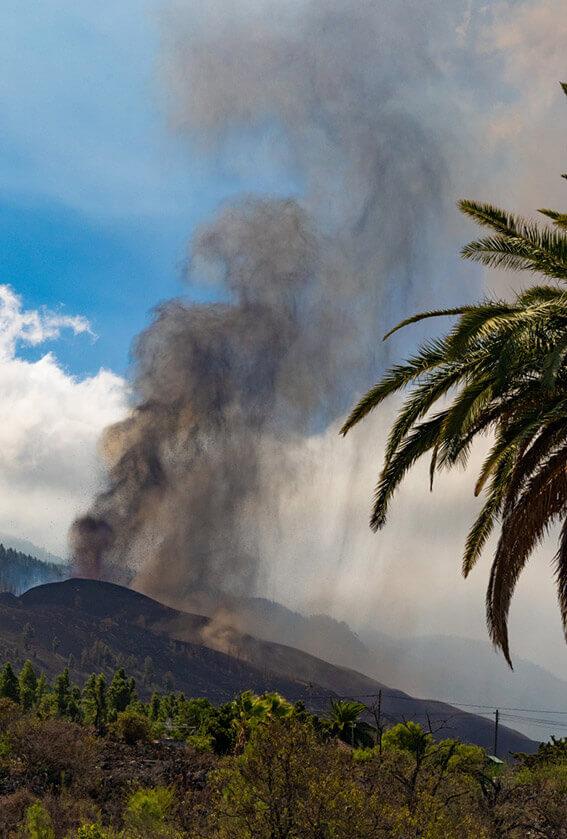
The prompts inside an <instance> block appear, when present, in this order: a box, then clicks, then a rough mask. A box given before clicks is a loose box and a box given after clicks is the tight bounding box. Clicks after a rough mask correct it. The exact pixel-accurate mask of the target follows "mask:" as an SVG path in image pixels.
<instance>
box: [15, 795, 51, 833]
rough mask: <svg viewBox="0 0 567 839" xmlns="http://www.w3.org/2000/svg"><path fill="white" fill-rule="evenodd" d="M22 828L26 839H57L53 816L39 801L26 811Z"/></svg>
mask: <svg viewBox="0 0 567 839" xmlns="http://www.w3.org/2000/svg"><path fill="white" fill-rule="evenodd" d="M22 827H23V835H24V836H25V837H26V839H55V831H54V829H53V822H52V820H51V816H50V815H49V813H48V812H47V810H46V809H45V807H44V806H43V804H41V802H39V801H36V802H35V804H31V805H30V806H29V807H28V809H27V810H26V815H25V819H24V824H23V825H22Z"/></svg>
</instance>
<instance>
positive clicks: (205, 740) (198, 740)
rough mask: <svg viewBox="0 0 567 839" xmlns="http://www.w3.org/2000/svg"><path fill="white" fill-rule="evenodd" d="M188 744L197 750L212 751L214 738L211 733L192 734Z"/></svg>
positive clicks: (202, 751)
mask: <svg viewBox="0 0 567 839" xmlns="http://www.w3.org/2000/svg"><path fill="white" fill-rule="evenodd" d="M187 745H188V746H190V747H191V748H192V749H195V751H196V752H201V753H204V752H212V751H213V748H214V738H213V737H212V736H211V735H210V734H190V735H189V737H188V738H187Z"/></svg>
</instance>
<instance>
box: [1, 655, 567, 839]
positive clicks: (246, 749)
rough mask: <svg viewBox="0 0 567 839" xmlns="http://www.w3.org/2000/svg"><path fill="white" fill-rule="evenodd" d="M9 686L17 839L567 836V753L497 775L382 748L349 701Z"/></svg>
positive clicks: (427, 746)
mask: <svg viewBox="0 0 567 839" xmlns="http://www.w3.org/2000/svg"><path fill="white" fill-rule="evenodd" d="M2 673H3V674H6V673H8V674H10V675H9V676H8V678H7V679H5V680H4V682H3V683H2V685H3V687H2V690H3V691H4V695H2V696H0V835H1V836H2V837H8V839H9V837H14V839H34V838H36V839H146V837H147V839H181V837H191V839H213V837H214V839H280V837H281V839H287V838H289V839H371V837H372V838H373V837H377V839H379V837H384V839H386V837H393V838H396V837H397V839H473V837H474V839H492V837H495V839H496V838H497V837H498V839H501V837H509V839H524V837H526V836H539V837H567V832H566V831H567V821H566V819H565V814H566V813H567V740H552V741H551V742H550V743H548V744H542V746H541V747H540V749H539V751H538V753H537V754H535V755H531V756H517V761H516V762H515V763H514V764H510V765H502V766H495V765H494V764H493V763H492V762H491V761H490V760H489V759H488V757H487V755H486V753H485V752H484V750H483V749H481V748H479V747H477V746H473V745H469V744H464V743H461V742H459V741H457V740H454V739H446V740H442V741H436V740H435V739H434V738H433V736H432V735H431V734H430V733H428V732H426V731H424V730H423V729H422V728H421V726H419V725H418V724H417V723H414V722H412V721H408V722H404V723H398V724H397V725H394V726H392V727H391V728H389V729H388V730H386V731H385V732H384V733H383V735H382V736H379V734H378V732H377V730H376V729H374V728H372V727H371V726H370V725H368V724H366V723H364V720H361V714H362V712H363V711H364V706H362V705H360V704H358V703H355V702H352V701H347V700H336V701H334V702H333V703H332V705H331V707H330V708H329V709H328V712H327V714H326V715H325V716H324V717H323V718H321V719H319V718H318V717H316V716H314V715H312V714H310V713H309V712H308V711H307V710H306V709H305V708H304V707H303V706H301V705H292V704H291V703H289V702H287V700H286V699H284V698H283V697H282V696H280V695H279V694H274V693H272V694H266V695H264V696H256V695H255V694H253V693H251V692H250V691H247V692H244V693H243V694H241V695H240V696H238V697H236V698H235V699H234V700H233V701H232V702H228V703H225V704H224V705H221V706H219V707H215V706H214V705H212V704H211V703H210V702H209V701H208V700H206V699H202V698H196V699H188V698H186V697H185V696H183V695H181V694H164V695H161V696H160V695H158V694H154V695H153V696H152V697H151V700H150V701H149V702H141V701H140V700H139V699H138V698H137V695H136V689H135V685H134V684H133V683H132V681H131V680H130V679H128V677H127V676H126V674H125V673H124V671H122V670H121V671H117V673H116V674H115V676H114V677H113V679H112V680H111V681H110V685H113V686H114V687H113V688H112V690H111V689H110V687H109V686H107V685H106V681H105V680H104V677H102V676H96V675H95V676H91V677H90V678H89V679H87V681H86V683H85V685H84V686H83V688H82V690H81V689H80V688H79V687H77V686H76V685H73V684H71V683H70V682H69V675H68V673H67V672H65V671H64V672H63V673H62V674H61V675H60V676H59V677H57V678H56V679H55V681H54V683H53V685H52V686H49V685H47V684H46V683H45V680H42V679H41V678H40V679H37V677H36V674H35V673H34V672H33V667H32V665H31V664H30V663H29V662H26V664H25V665H24V667H23V668H22V670H21V672H20V673H19V674H15V673H14V672H13V669H12V668H6V667H5V668H4V669H3V670H2ZM14 680H15V683H16V684H18V685H19V686H20V690H19V693H18V699H17V701H16V700H15V699H14V698H9V697H8V696H6V692H9V693H11V694H12V697H13V694H14V691H13V685H14ZM22 685H25V686H26V689H25V690H23V689H22ZM34 685H35V689H34ZM41 685H43V686H42V687H41V689H40V688H39V687H38V686H41ZM126 702H127V704H126Z"/></svg>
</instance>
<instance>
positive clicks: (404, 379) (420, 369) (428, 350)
mask: <svg viewBox="0 0 567 839" xmlns="http://www.w3.org/2000/svg"><path fill="white" fill-rule="evenodd" d="M445 353H446V348H445V341H430V342H428V343H427V344H425V345H424V346H423V347H422V348H421V350H420V351H419V353H418V354H417V355H416V356H414V357H413V358H411V359H409V361H408V362H407V363H406V364H398V365H396V366H395V367H392V368H391V369H390V370H388V372H387V373H386V374H385V375H384V376H383V377H382V379H381V380H380V381H379V382H377V383H376V384H375V385H374V387H372V388H370V390H369V391H368V392H367V393H366V394H365V395H364V396H363V397H362V399H360V401H359V402H358V403H357V404H356V405H355V406H354V408H353V410H352V411H351V413H350V415H349V416H348V418H347V420H346V422H345V423H344V425H343V426H342V428H341V430H340V432H339V433H340V434H342V436H343V437H344V436H345V435H346V434H348V432H349V431H350V429H351V428H353V427H354V426H355V425H357V423H359V422H360V420H362V419H364V417H365V416H367V414H369V413H370V412H371V411H373V410H374V409H375V408H377V407H378V405H380V404H381V403H382V402H383V401H384V400H385V399H387V398H388V396H391V395H392V394H394V393H396V391H398V390H401V389H402V388H404V387H407V385H408V384H410V383H411V382H412V381H414V380H415V379H418V378H419V377H420V376H422V375H423V374H424V373H426V372H427V371H428V370H431V369H432V368H433V367H436V366H437V365H438V364H440V363H441V362H442V361H443V359H444V357H445Z"/></svg>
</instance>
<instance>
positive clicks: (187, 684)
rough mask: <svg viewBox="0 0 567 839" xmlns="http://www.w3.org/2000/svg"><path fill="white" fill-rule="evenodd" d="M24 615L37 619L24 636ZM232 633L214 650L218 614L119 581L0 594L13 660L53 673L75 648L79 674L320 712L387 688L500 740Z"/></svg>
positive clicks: (483, 738) (341, 672) (1, 635)
mask: <svg viewBox="0 0 567 839" xmlns="http://www.w3.org/2000/svg"><path fill="white" fill-rule="evenodd" d="M24 624H29V626H30V627H31V631H30V630H29V629H28V631H27V632H26V633H25V637H26V639H27V640H26V641H24V639H23V637H22V631H21V630H22V627H23V626H24ZM227 633H228V627H225V631H224V634H222V641H223V644H225V646H226V648H227V650H229V651H230V652H222V651H220V650H218V649H213V648H212V646H211V645H213V644H218V639H219V633H218V627H217V626H215V622H214V621H213V620H211V619H209V618H206V617H204V616H201V615H193V614H187V613H183V612H179V611H177V610H175V609H171V608H169V607H167V606H164V605H162V604H160V603H158V602H157V601H155V600H152V599H150V598H148V597H145V596H144V595H142V594H139V593H137V592H134V591H132V590H130V589H126V588H123V587H121V586H117V585H114V584H111V583H103V582H95V581H92V580H81V579H75V580H66V581H65V582H62V583H52V584H48V585H43V586H38V587H37V588H34V589H31V590H30V591H28V592H26V593H25V594H24V595H22V596H21V597H19V598H16V597H13V596H9V595H4V596H0V656H1V657H4V658H5V657H7V658H11V659H12V660H15V661H18V660H19V661H22V660H23V659H24V658H26V657H31V658H32V659H33V660H34V661H35V664H36V666H37V668H38V669H44V670H45V672H46V673H47V674H48V675H50V676H52V675H53V674H54V673H55V672H57V671H60V670H61V669H62V667H63V666H64V664H65V663H66V662H67V661H68V660H69V657H70V656H71V662H70V665H71V670H72V675H73V677H74V678H75V679H76V680H78V681H80V680H82V679H84V677H85V676H86V675H87V674H88V673H89V672H91V671H92V670H97V669H105V670H107V671H109V670H110V669H112V668H113V667H116V666H117V665H118V664H121V665H123V666H125V667H127V668H128V669H129V671H131V672H132V673H133V674H134V675H135V676H136V678H137V680H138V682H139V686H140V689H141V692H142V693H145V694H147V693H149V692H150V691H151V689H152V688H153V687H155V686H160V685H161V686H162V687H163V686H164V684H166V683H171V685H172V686H175V688H177V689H179V690H182V691H184V692H185V693H188V694H190V695H198V696H208V697H209V698H210V699H212V700H213V701H216V702H220V701H225V700H227V699H229V698H231V697H232V696H234V695H235V694H236V693H237V692H239V691H241V690H243V689H246V688H250V689H252V690H255V691H263V690H268V689H269V690H278V691H281V692H282V693H283V694H284V695H286V696H287V697H288V698H289V699H291V700H293V701H295V700H298V699H302V700H304V701H305V702H306V703H307V704H308V705H309V706H310V707H312V708H313V709H314V710H319V711H321V710H323V709H325V708H326V707H327V706H328V702H329V698H330V697H331V696H333V695H335V696H337V695H339V696H356V697H363V698H365V699H366V701H367V703H368V704H371V703H372V701H373V697H376V696H377V694H378V692H379V691H380V690H381V691H382V716H383V719H385V720H386V721H388V722H394V721H397V720H402V719H416V720H418V721H420V722H422V723H424V724H427V723H428V722H430V723H431V726H432V728H433V729H434V730H436V731H437V732H438V736H445V737H447V736H457V737H460V738H461V739H463V740H466V741H470V742H475V743H478V744H480V745H482V746H484V747H486V748H488V749H490V748H491V747H492V742H493V725H492V724H491V722H490V721H489V720H486V719H484V718H481V717H478V716H475V715H474V714H468V713H463V712H461V711H458V710H457V709H456V708H453V707H451V706H449V705H446V704H443V703H439V702H432V701H423V700H420V699H416V698H414V697H411V696H409V695H408V694H405V693H403V692H402V691H398V690H393V689H390V688H388V687H387V686H386V685H383V684H381V683H380V682H377V681H375V680H373V679H371V678H369V677H368V676H365V675H363V674H362V673H359V672H356V671H354V670H349V669H347V668H344V667H337V666H336V665H333V664H330V663H328V662H326V661H323V660H322V659H319V658H317V657H315V656H312V655H309V654H307V653H305V652H302V651H300V650H297V649H294V648H292V647H287V646H285V645H283V644H279V643H275V642H266V641H261V640H259V639H257V638H254V637H252V636H250V635H243V634H238V633H236V632H232V633H230V635H228V634H227ZM30 636H31V638H30ZM26 646H27V649H26ZM148 662H149V664H148ZM148 673H151V675H148ZM499 740H500V748H501V753H502V754H506V753H508V752H514V751H532V750H533V748H534V743H533V742H532V741H530V740H529V739H527V738H526V737H524V736H523V735H521V734H519V733H518V732H515V731H513V730H511V729H508V728H505V727H501V728H500V737H499Z"/></svg>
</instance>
